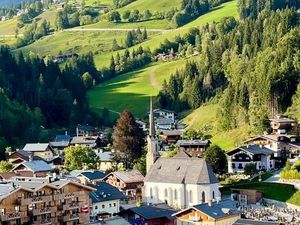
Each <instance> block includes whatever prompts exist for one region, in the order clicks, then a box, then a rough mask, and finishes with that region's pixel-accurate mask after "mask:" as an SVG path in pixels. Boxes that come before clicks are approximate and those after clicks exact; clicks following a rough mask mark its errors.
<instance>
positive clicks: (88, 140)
mask: <svg viewBox="0 0 300 225" xmlns="http://www.w3.org/2000/svg"><path fill="white" fill-rule="evenodd" d="M97 139H98V137H85V136H76V137H73V138H72V141H71V144H95V143H96V141H97Z"/></svg>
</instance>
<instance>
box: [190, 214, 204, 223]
mask: <svg viewBox="0 0 300 225" xmlns="http://www.w3.org/2000/svg"><path fill="white" fill-rule="evenodd" d="M200 220H201V218H200V217H199V216H196V215H195V216H189V221H192V222H199V221H200Z"/></svg>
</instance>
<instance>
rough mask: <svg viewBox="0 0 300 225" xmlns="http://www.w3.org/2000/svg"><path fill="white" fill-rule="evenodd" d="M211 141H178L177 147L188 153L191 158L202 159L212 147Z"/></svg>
mask: <svg viewBox="0 0 300 225" xmlns="http://www.w3.org/2000/svg"><path fill="white" fill-rule="evenodd" d="M210 144H211V141H210V140H204V139H194V140H178V141H177V142H176V146H177V147H178V148H179V149H181V150H184V151H185V152H187V153H188V154H189V155H191V156H196V157H201V156H202V155H203V154H204V152H205V151H206V150H207V148H208V147H209V146H210Z"/></svg>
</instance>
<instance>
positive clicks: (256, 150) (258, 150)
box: [226, 145, 273, 156]
mask: <svg viewBox="0 0 300 225" xmlns="http://www.w3.org/2000/svg"><path fill="white" fill-rule="evenodd" d="M240 150H242V151H246V152H248V153H250V154H253V155H272V154H273V151H272V150H271V149H268V148H266V147H263V146H260V145H247V146H241V147H238V148H235V149H233V150H231V151H228V152H226V154H227V155H229V156H230V155H233V154H235V153H236V152H237V151H240Z"/></svg>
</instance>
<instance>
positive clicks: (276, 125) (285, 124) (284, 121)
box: [270, 115, 297, 134]
mask: <svg viewBox="0 0 300 225" xmlns="http://www.w3.org/2000/svg"><path fill="white" fill-rule="evenodd" d="M270 125H271V128H272V129H273V133H274V134H287V133H289V132H295V131H296V128H297V126H296V122H295V121H294V120H292V119H289V118H287V117H283V116H280V115H278V116H276V117H275V118H272V119H270Z"/></svg>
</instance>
